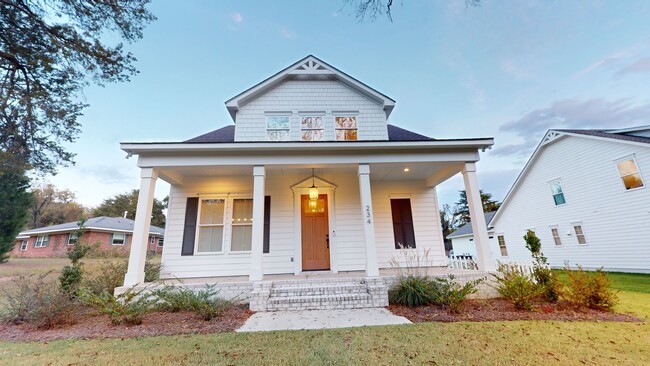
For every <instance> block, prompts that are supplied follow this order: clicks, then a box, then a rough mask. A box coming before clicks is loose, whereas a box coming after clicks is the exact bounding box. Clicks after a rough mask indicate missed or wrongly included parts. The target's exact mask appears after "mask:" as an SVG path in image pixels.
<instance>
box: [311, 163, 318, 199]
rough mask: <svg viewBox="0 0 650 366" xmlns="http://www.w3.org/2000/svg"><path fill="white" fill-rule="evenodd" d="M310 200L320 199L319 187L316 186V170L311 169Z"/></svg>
mask: <svg viewBox="0 0 650 366" xmlns="http://www.w3.org/2000/svg"><path fill="white" fill-rule="evenodd" d="M309 199H310V200H312V201H316V200H317V199H318V187H316V186H315V185H314V168H311V187H309Z"/></svg>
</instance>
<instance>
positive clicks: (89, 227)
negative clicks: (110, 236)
mask: <svg viewBox="0 0 650 366" xmlns="http://www.w3.org/2000/svg"><path fill="white" fill-rule="evenodd" d="M84 229H85V230H87V231H99V232H108V233H127V234H130V233H133V230H120V229H107V228H101V227H92V226H86V227H84ZM77 230H78V228H75V229H73V228H68V229H56V230H39V231H25V232H22V233H19V234H18V236H17V237H16V239H19V238H21V237H27V238H29V237H30V236H32V235H43V234H60V233H65V232H73V231H77ZM149 234H150V235H154V236H163V234H160V233H156V232H153V231H150V232H149Z"/></svg>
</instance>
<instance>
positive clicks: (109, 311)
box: [80, 288, 154, 325]
mask: <svg viewBox="0 0 650 366" xmlns="http://www.w3.org/2000/svg"><path fill="white" fill-rule="evenodd" d="M143 291H145V289H142V290H137V291H136V290H134V289H133V288H130V289H128V290H126V292H124V293H123V294H120V295H117V296H114V295H113V294H112V293H108V292H106V291H104V292H102V293H101V294H99V295H97V294H94V293H92V292H90V291H87V290H82V291H80V298H81V300H82V301H83V302H84V303H86V304H88V305H91V306H93V307H95V308H96V309H97V310H99V312H101V313H102V314H106V315H108V318H109V319H110V321H111V323H112V324H114V325H119V324H129V325H139V324H142V320H143V319H144V316H145V315H146V314H147V313H149V312H150V311H151V309H152V307H153V304H154V301H153V300H152V299H151V297H150V296H149V295H146V294H143Z"/></svg>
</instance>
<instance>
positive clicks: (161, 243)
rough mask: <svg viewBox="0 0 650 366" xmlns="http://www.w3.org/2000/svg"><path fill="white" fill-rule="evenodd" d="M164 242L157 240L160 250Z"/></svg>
mask: <svg viewBox="0 0 650 366" xmlns="http://www.w3.org/2000/svg"><path fill="white" fill-rule="evenodd" d="M164 242H165V241H164V239H163V238H159V239H158V246H159V247H161V248H162V246H163V243H164Z"/></svg>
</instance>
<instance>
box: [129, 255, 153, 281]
mask: <svg viewBox="0 0 650 366" xmlns="http://www.w3.org/2000/svg"><path fill="white" fill-rule="evenodd" d="M161 268H162V265H161V264H160V263H154V262H151V261H150V260H149V259H147V261H146V262H144V282H155V281H158V280H159V279H160V269H161ZM125 274H126V272H125Z"/></svg>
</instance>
